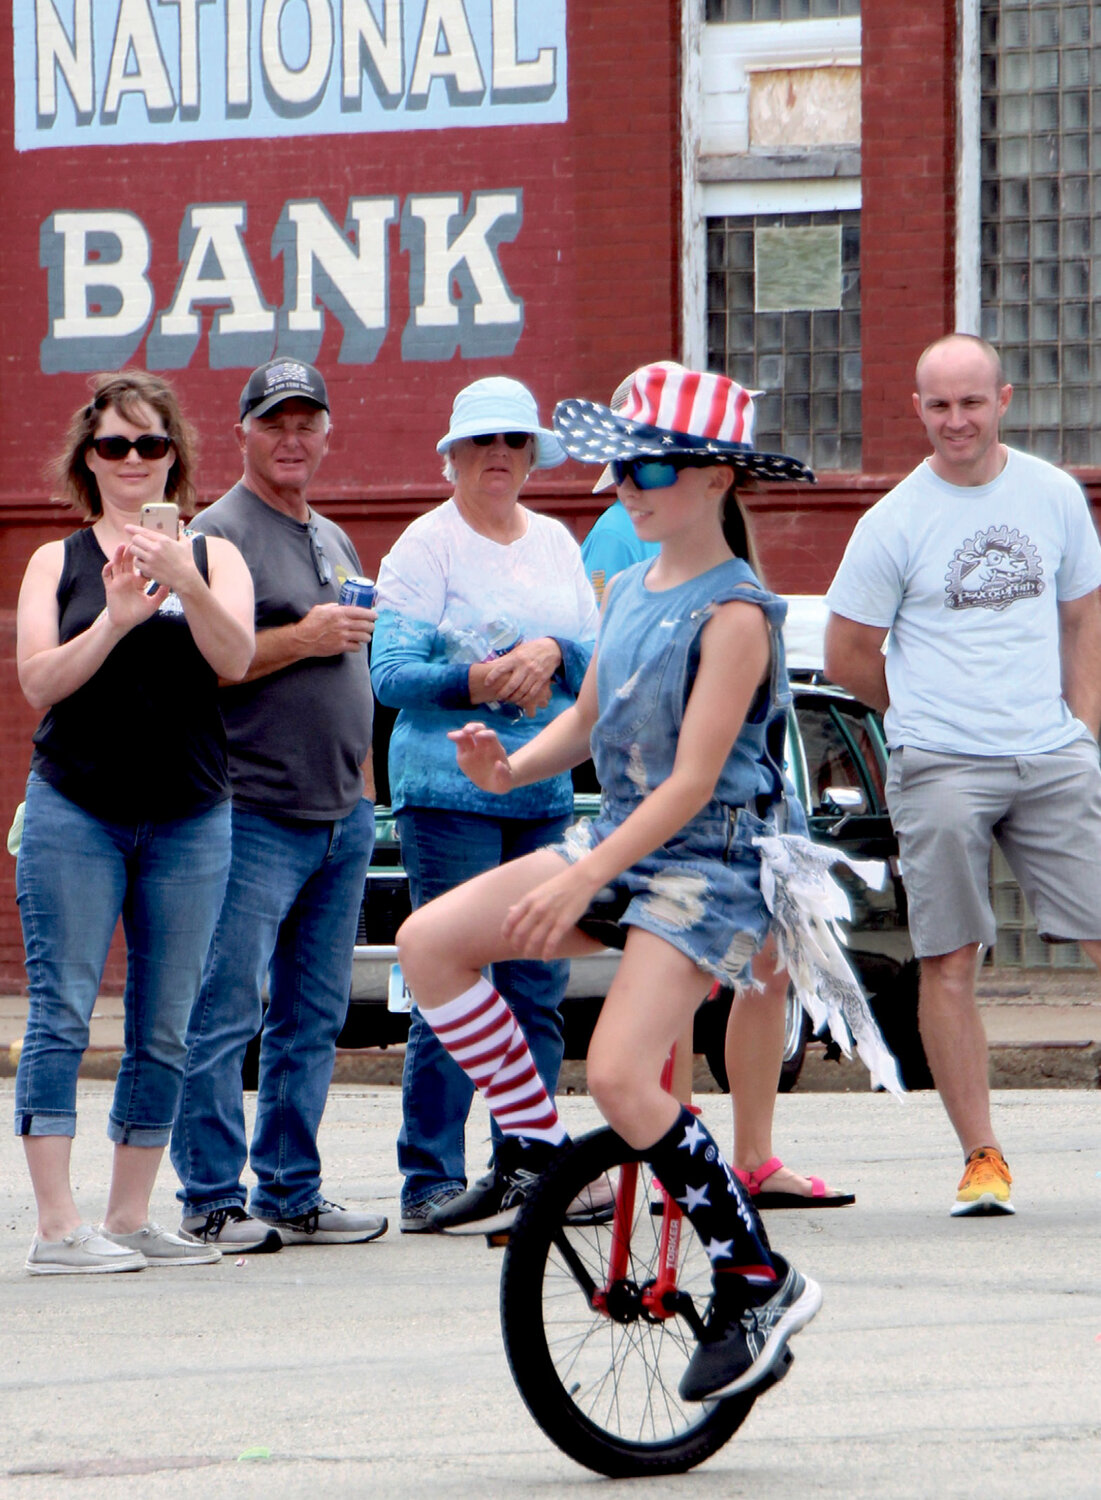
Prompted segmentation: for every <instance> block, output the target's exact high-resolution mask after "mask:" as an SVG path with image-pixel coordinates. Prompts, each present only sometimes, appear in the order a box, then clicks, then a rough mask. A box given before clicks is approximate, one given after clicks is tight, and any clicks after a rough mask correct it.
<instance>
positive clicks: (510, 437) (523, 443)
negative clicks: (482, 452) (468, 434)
mask: <svg viewBox="0 0 1101 1500" xmlns="http://www.w3.org/2000/svg"><path fill="white" fill-rule="evenodd" d="M499 437H501V438H504V440H505V445H506V447H509V448H526V447H527V445H528V443H529V442H530V441H531V433H530V432H476V433H475V434H474V436H473V437H472V438H471V439H470V441H471V442H472V443H473V444H474V446H475V447H476V448H488V447H489V445H490V443H493V442H496V440H497V439H498V438H499Z"/></svg>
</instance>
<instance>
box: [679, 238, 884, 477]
mask: <svg viewBox="0 0 1101 1500" xmlns="http://www.w3.org/2000/svg"><path fill="white" fill-rule="evenodd" d="M806 231H812V232H811V233H807V232H806ZM707 359H708V368H709V369H711V370H718V371H721V372H722V373H723V374H726V375H731V376H733V378H734V379H735V380H738V381H740V382H741V384H742V385H745V386H748V387H749V388H750V389H752V390H759V391H763V392H764V394H763V395H762V396H761V397H760V399H759V400H758V401H757V403H756V405H757V426H756V432H755V436H754V441H755V443H756V446H757V447H758V448H760V449H762V450H763V451H764V452H779V453H790V454H791V455H792V456H793V457H794V458H800V459H802V460H803V462H804V463H808V464H810V466H811V468H813V469H819V470H831V469H834V470H836V469H846V470H856V469H859V468H860V211H859V210H858V209H844V210H836V211H830V212H822V213H804V214H756V215H753V216H750V217H745V218H743V217H736V218H734V217H731V218H714V219H709V220H708V221H707Z"/></svg>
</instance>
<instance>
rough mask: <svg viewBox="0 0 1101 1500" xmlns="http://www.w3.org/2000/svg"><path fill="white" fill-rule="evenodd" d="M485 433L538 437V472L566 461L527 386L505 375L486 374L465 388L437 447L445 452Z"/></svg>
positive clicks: (536, 444) (456, 398) (536, 451)
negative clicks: (528, 433)
mask: <svg viewBox="0 0 1101 1500" xmlns="http://www.w3.org/2000/svg"><path fill="white" fill-rule="evenodd" d="M486 432H530V433H531V434H532V435H533V436H534V438H535V463H534V464H533V468H536V469H554V468H557V466H558V465H559V464H562V463H565V461H566V450H565V449H564V448H563V446H562V444H561V443H560V442H559V441H558V439H557V437H555V435H554V433H553V432H552V431H551V430H550V428H549V427H544V426H542V424H541V423H540V421H539V408H538V406H537V405H536V404H535V397H534V396H533V395H532V394H531V392H530V391H529V390H528V388H527V386H526V385H521V384H520V382H519V381H518V380H510V379H509V378H508V376H506V375H487V376H486V377H485V378H484V379H482V380H475V381H474V382H473V384H472V385H466V386H464V387H463V388H462V390H461V391H460V392H459V394H458V395H457V396H456V397H455V400H454V403H453V404H452V407H451V425H450V427H449V428H448V429H447V432H446V433H445V434H444V435H443V437H442V438H441V439H440V440H439V442H438V443H437V444H436V452H437V453H446V452H447V450H448V449H449V448H450V447H451V445H452V443H457V442H458V441H459V440H460V439H461V438H470V437H478V436H479V434H481V433H486Z"/></svg>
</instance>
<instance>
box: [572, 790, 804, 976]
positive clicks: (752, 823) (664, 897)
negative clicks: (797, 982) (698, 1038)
mask: <svg viewBox="0 0 1101 1500" xmlns="http://www.w3.org/2000/svg"><path fill="white" fill-rule="evenodd" d="M618 826H619V822H618V821H616V820H614V819H612V818H609V817H606V816H604V815H603V814H601V815H600V816H599V817H596V818H582V819H581V821H580V822H579V823H575V824H574V825H573V826H572V827H571V828H568V829H567V830H566V834H565V837H564V839H563V840H562V842H561V843H557V844H552V845H550V846H549V847H550V848H552V849H553V851H554V853H555V854H560V855H561V856H562V857H563V859H566V860H568V861H569V862H570V863H571V864H573V863H574V862H575V861H576V860H578V859H581V858H582V856H583V855H585V854H588V853H589V851H590V850H592V849H595V848H596V847H597V845H598V844H600V843H602V842H603V840H604V839H606V838H607V837H608V835H609V834H610V833H612V832H613V831H614V830H615V829H616V828H617V827H618ZM771 832H775V827H774V825H773V823H772V822H771V821H770V822H764V821H763V820H762V819H760V818H758V817H756V816H755V815H754V814H753V813H751V812H749V811H748V810H747V809H745V808H724V809H723V810H722V811H721V812H717V813H716V812H713V811H712V810H711V809H706V810H705V812H704V813H703V814H700V815H698V816H697V817H696V818H693V820H692V822H691V823H689V824H688V825H687V826H686V827H684V828H682V829H681V830H680V832H679V833H677V834H675V835H674V837H673V838H671V839H670V840H669V842H668V843H666V844H663V845H662V846H661V848H660V849H655V850H654V851H653V853H652V854H648V855H647V856H646V857H645V859H642V860H640V861H639V862H638V864H635V865H632V866H631V867H630V869H628V870H624V872H623V874H622V875H618V876H616V878H615V880H613V881H611V882H609V884H610V886H611V889H612V890H613V891H614V892H615V893H616V895H617V896H619V897H621V898H622V897H623V896H624V895H629V897H630V901H629V903H628V905H627V908H626V910H625V912H624V914H623V916H622V917H621V918H620V922H621V923H622V924H623V925H624V926H628V927H641V928H643V929H644V930H645V931H646V932H652V933H653V934H654V935H655V936H656V937H660V938H664V939H665V941H666V942H667V943H670V944H671V945H672V946H673V947H674V948H676V949H677V950H678V951H679V952H681V953H683V954H685V955H686V956H687V957H688V958H690V959H691V960H692V962H693V963H695V964H697V965H698V966H699V968H701V969H704V970H705V971H706V972H707V973H709V974H714V975H715V976H716V977H717V978H719V979H721V980H722V981H723V982H724V983H725V984H733V983H735V982H736V981H738V980H742V979H745V978H747V977H748V965H749V961H750V959H751V958H752V957H753V955H754V954H755V953H756V952H757V951H758V949H759V948H760V947H761V945H762V944H763V943H764V941H765V938H766V937H767V935H768V930H769V925H770V922H771V917H770V915H769V911H768V908H767V907H766V905H765V902H764V897H763V896H762V895H761V860H760V856H759V854H758V853H757V850H756V849H755V848H754V846H753V839H754V838H755V837H757V836H758V835H759V834H764V833H771Z"/></svg>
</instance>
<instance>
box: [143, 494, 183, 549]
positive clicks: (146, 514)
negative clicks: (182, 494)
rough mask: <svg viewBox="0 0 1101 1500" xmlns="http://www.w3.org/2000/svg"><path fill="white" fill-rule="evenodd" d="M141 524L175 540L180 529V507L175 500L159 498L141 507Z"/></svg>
mask: <svg viewBox="0 0 1101 1500" xmlns="http://www.w3.org/2000/svg"><path fill="white" fill-rule="evenodd" d="M141 524H142V525H143V526H144V527H146V528H147V529H148V530H149V531H160V532H162V533H163V534H164V535H165V536H170V537H172V539H173V540H175V538H176V536H177V534H178V532H179V529H180V507H179V506H178V505H177V504H176V503H175V501H173V500H158V501H157V502H156V504H153V505H143V506H142V508H141Z"/></svg>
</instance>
